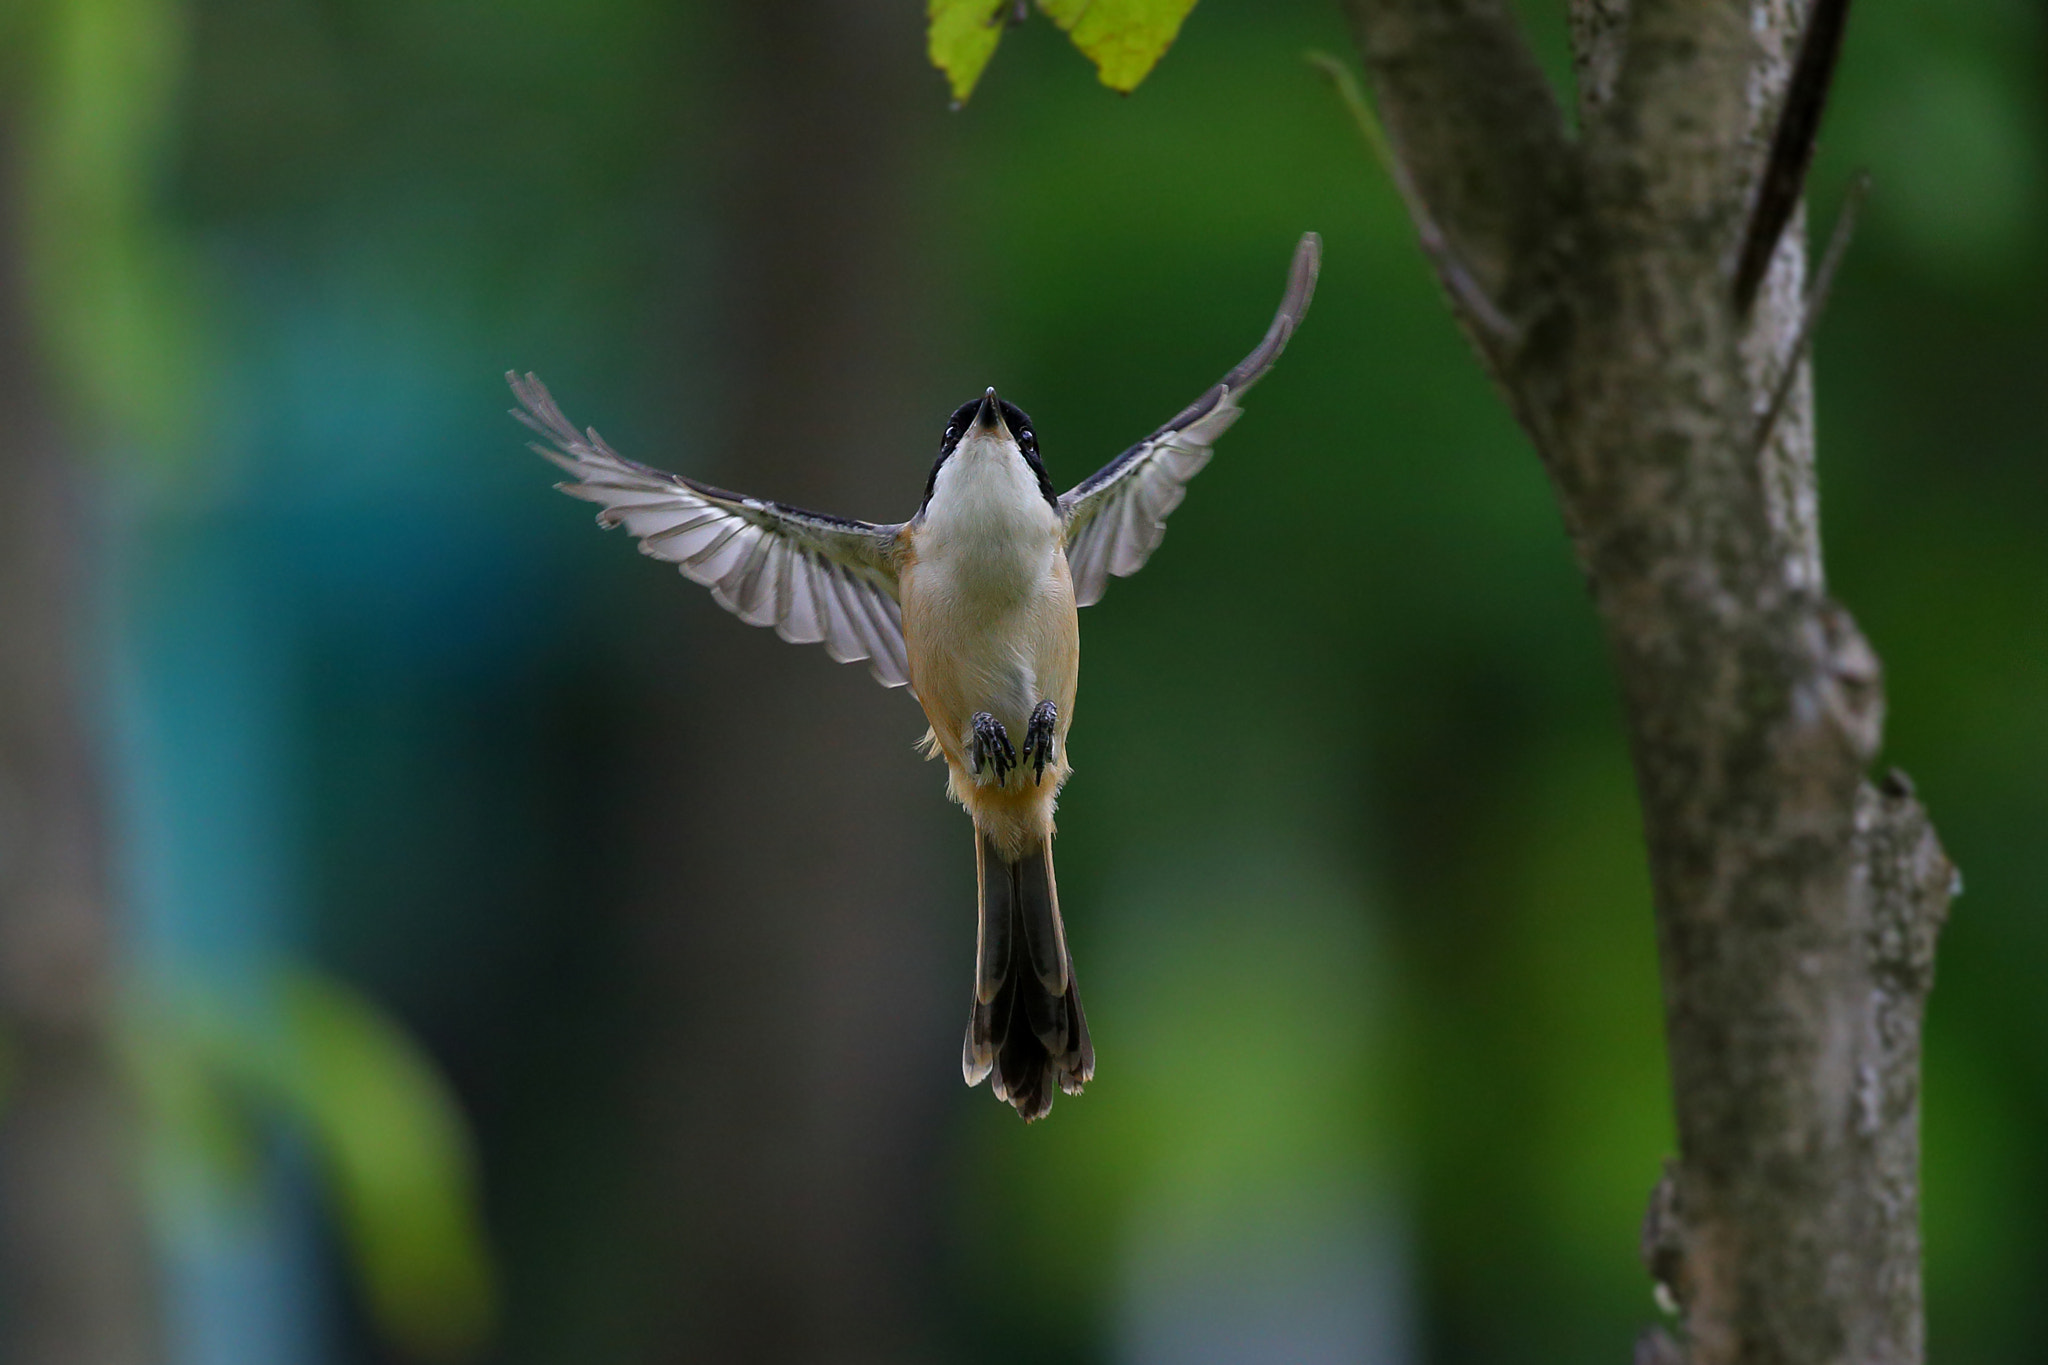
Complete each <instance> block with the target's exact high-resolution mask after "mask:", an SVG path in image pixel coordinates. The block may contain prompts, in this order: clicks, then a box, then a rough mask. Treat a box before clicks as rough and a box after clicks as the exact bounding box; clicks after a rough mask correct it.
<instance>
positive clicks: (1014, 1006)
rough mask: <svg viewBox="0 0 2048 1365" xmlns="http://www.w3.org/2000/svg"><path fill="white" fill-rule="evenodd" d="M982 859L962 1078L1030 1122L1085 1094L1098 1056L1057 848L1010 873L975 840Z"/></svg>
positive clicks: (1046, 843) (1042, 848)
mask: <svg viewBox="0 0 2048 1365" xmlns="http://www.w3.org/2000/svg"><path fill="white" fill-rule="evenodd" d="M975 857H976V864H977V871H978V873H979V877H978V880H979V882H980V888H981V929H980V932H979V934H978V936H977V939H976V964H975V980H974V1001H973V1005H972V1007H971V1009H970V1010H969V1012H968V1018H967V1038H966V1043H965V1045H964V1046H963V1048H962V1049H961V1071H962V1072H963V1073H964V1074H965V1076H966V1077H967V1083H968V1084H969V1085H979V1084H980V1083H981V1082H982V1081H983V1080H984V1079H987V1078H990V1077H993V1083H992V1085H991V1088H992V1089H993V1090H994V1091H995V1093H996V1098H998V1099H1000V1100H1003V1101H1005V1102H1006V1103H1008V1104H1010V1105H1011V1106H1012V1107H1013V1108H1015V1109H1016V1111H1017V1112H1018V1113H1019V1114H1020V1115H1022V1116H1023V1117H1024V1119H1025V1121H1026V1122H1029V1121H1031V1120H1033V1119H1039V1118H1043V1117H1045V1115H1046V1114H1047V1113H1049V1112H1050V1111H1051V1109H1052V1100H1053V1092H1054V1087H1055V1086H1057V1087H1058V1088H1059V1089H1060V1090H1063V1091H1065V1092H1066V1093H1067V1094H1069V1095H1078V1094H1080V1093H1081V1087H1082V1086H1083V1085H1085V1084H1086V1083H1087V1082H1088V1080H1089V1079H1090V1078H1091V1077H1092V1076H1093V1075H1094V1074H1095V1049H1094V1046H1093V1045H1092V1044H1091V1043H1090V1042H1089V1040H1088V1020H1087V1016H1086V1015H1084V1014H1083V1013H1082V1012H1081V992H1080V987H1079V985H1078V984H1077V983H1076V982H1075V980H1074V968H1073V961H1072V959H1071V958H1069V957H1068V955H1067V943H1066V930H1065V928H1064V927H1063V926H1062V925H1061V923H1060V907H1059V891H1058V887H1057V884H1056V883H1055V881H1054V878H1053V870H1052V841H1051V840H1050V839H1049V838H1048V839H1043V840H1040V841H1039V844H1038V846H1037V847H1035V848H1033V849H1032V850H1030V851H1029V852H1027V853H1026V854H1025V855H1024V857H1023V858H1021V859H1019V860H1018V861H1017V862H1014V863H1012V862H1007V861H1005V860H1004V859H1003V857H1002V855H1001V853H1000V852H998V851H997V849H996V847H995V845H994V844H993V843H991V842H990V841H989V839H988V838H987V837H986V836H985V835H981V834H979V833H977V834H976V837H975Z"/></svg>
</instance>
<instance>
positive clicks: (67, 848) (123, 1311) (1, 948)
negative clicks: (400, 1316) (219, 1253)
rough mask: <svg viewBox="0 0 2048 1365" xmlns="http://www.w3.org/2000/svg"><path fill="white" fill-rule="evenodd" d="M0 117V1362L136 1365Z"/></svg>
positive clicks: (81, 633)
mask: <svg viewBox="0 0 2048 1365" xmlns="http://www.w3.org/2000/svg"><path fill="white" fill-rule="evenodd" d="M13 131H14V130H13V129H12V128H11V127H9V126H8V125H7V123H6V122H5V121H4V120H0V412H4V413H5V414H6V420H5V422H0V1046H4V1049H5V1051H4V1062H5V1067H4V1074H0V1359H5V1360H7V1361H8V1362H10V1365H144V1363H145V1362H147V1361H149V1360H151V1359H152V1358H153V1357H154V1354H155V1353H154V1351H153V1349H152V1346H153V1342H152V1340H151V1312H150V1298H151V1295H150V1284H149V1271H148V1258H147V1245H146V1240H145V1236H144V1230H143V1226H142V1214H141V1209H140V1204H139V1200H138V1193H137V1189H136V1184H137V1177H138V1175H139V1171H138V1168H137V1161H136V1157H137V1153H136V1151H135V1150H134V1148H135V1141H136V1133H135V1124H134V1115H133V1113H132V1111H131V1106H130V1103H129V1101H130V1097H129V1095H128V1093H127V1089H126V1086H125V1085H124V1084H123V1077H122V1075H121V1067H120V1065H119V1059H118V1057H117V1054H116V1048H115V1040H114V1038H113V1036H112V1035H113V1029H114V989H115V977H114V972H113V970H112V965H111V956H112V945H111V939H112V930H111V924H110V914H109V907H108V893H107V877H106V869H105V863H106V854H107V835H106V830H105V826H104V823H103V821H102V818H101V813H100V793H99V790H98V782H97V780H96V778H97V765H96V761H95V760H96V755H95V754H94V752H93V744H92V742H91V738H90V735H89V727H88V723H87V718H86V715H85V710H86V708H85V706H84V704H83V703H82V701H81V698H82V697H84V696H89V695H90V693H91V689H90V688H89V687H87V686H85V685H83V684H85V682H86V681H87V678H88V677H89V665H88V663H87V660H86V655H87V653H88V651H87V650H86V648H85V646H84V643H83V642H84V640H85V639H86V638H88V636H89V624H90V622H91V620H92V609H93V607H94V606H95V605H96V604H95V603H94V600H93V598H94V594H93V591H92V586H91V585H92V574H93V567H94V565H93V562H92V558H91V556H90V555H89V553H88V552H87V550H86V548H85V542H86V540H87V538H88V537H89V535H90V533H91V531H92V529H93V526H92V518H91V517H90V515H89V514H88V511H87V508H86V507H85V506H84V505H83V499H82V498H81V496H80V493H79V490H78V487H77V482H76V481H75V480H74V478H73V477H72V475H73V470H72V467H71V464H70V462H69V461H68V460H67V458H66V453H65V451H64V448H63V442H62V439H61V438H60V436H59V434H58V430H57V423H56V421H55V420H54V417H53V415H52V412H51V410H50V405H49V404H48V403H47V402H46V401H45V396H44V392H43V390H42V388H41V386H40V385H39V383H38V380H39V378H40V376H41V371H42V366H41V364H40V356H39V355H38V354H37V350H36V347H35V345H34V342H33V339H32V337H33V329H32V328H31V326H30V324H29V320H28V316H27V314H28V307H27V300H26V298H25V294H26V280H25V278H24V276H25V271H24V269H23V261H24V252H23V245H22V235H21V222H22V218H23V216H24V215H23V205H22V200H21V183H20V176H19V173H18V170H19V165H20V160H19V155H18V148H17V146H16V143H15V142H14V140H13V138H12V137H11V136H10V135H11V134H12V133H13Z"/></svg>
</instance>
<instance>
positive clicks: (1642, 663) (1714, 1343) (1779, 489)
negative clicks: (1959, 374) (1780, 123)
mask: <svg viewBox="0 0 2048 1365" xmlns="http://www.w3.org/2000/svg"><path fill="white" fill-rule="evenodd" d="M1347 7H1348V9H1349V12H1350V14H1351V16H1352V18H1353V20H1354V26H1355V31H1356V34H1357V38H1358V42H1359V47H1360V50H1361V51H1362V53H1363V54H1364V57H1365V61H1366V66H1367V69H1368V72H1369V74H1370V77H1371V79H1372V82H1373V85H1374V87H1375V89H1376V91H1377V93H1378V97H1379V100H1380V103H1381V108H1382V115H1383V117H1384V119H1385V122H1386V124H1387V126H1388V129H1389V132H1390V135H1391V137H1392V140H1393V141H1394V143H1395V145H1396V147H1397V148H1398V149H1399V150H1400V153H1401V154H1402V155H1403V156H1404V157H1405V158H1406V159H1407V162H1408V166H1409V169H1410V171H1411V173H1412V175H1413V178H1414V179H1415V181H1416V183H1417V184H1418V185H1419V186H1420V187H1421V189H1422V192H1423V196H1424V198H1425V200H1426V202H1427V204H1428V206H1429V208H1430V209H1431V210H1432V211H1433V213H1434V217H1435V219H1436V221H1437V224H1438V226H1439V227H1440V228H1441V230H1442V231H1443V232H1444V234H1445V235H1446V236H1447V237H1448V238H1449V240H1450V241H1451V243H1452V245H1453V247H1454V249H1455V250H1457V251H1458V252H1460V253H1461V254H1462V255H1463V257H1464V258H1465V259H1466V260H1467V261H1468V262H1470V263H1471V268H1472V272H1473V274H1474V275H1475V276H1477V277H1478V278H1479V279H1480V280H1482V281H1483V282H1484V283H1485V284H1486V287H1487V288H1488V289H1489V291H1490V292H1491V294H1492V296H1493V298H1494V300H1495V301H1496V302H1497V303H1498V305H1499V306H1500V308H1501V310H1502V311H1503V313H1504V314H1505V315H1506V317H1507V319H1508V321H1509V322H1510V324H1511V327H1510V330H1509V331H1508V332H1507V333H1506V334H1505V335H1503V334H1499V333H1487V332H1482V331H1479V330H1477V329H1473V328H1471V327H1470V324H1469V320H1468V331H1470V332H1471V334H1472V339H1473V341H1474V344H1475V345H1476V346H1477V347H1478V348H1479V349H1480V351H1481V353H1482V354H1483V355H1484V356H1485V358H1486V360H1487V362H1488V364H1489V366H1490V367H1491V369H1492V371H1493V374H1494V376H1495V379H1496V381H1497V382H1498V383H1499V385H1500V387H1501V388H1502V390H1503V392H1504V393H1505V394H1506V395H1507V397H1508V399H1509V402H1510V403H1511V405H1512V406H1513V408H1514V410H1515V412H1516V414H1517V416H1518V418H1519V419H1520V420H1521V422H1522V423H1523V425H1524V427H1525V428H1526V429H1527V431H1528V433H1529V435H1530V437H1531V438H1532V440H1533V441H1534V442H1535V445H1536V447H1537V450H1538V452H1539V453H1540V455H1541V457H1542V459H1543V461H1544V463H1545V466H1546V468H1547V469H1548V470H1549V473H1550V475H1551V479H1552V482H1553V484H1554V486H1555V489H1556V492H1557V495H1558V500H1559V504H1560V507H1561V509H1562V511H1563V513H1564V518H1565V523H1566V526H1567V528H1568V529H1569V531H1570V533H1571V536H1572V541H1573V545H1574V548H1575V550H1576V552H1577V555H1578V558H1579V562H1580V564H1581V566H1582V568H1583V569H1584V571H1585V574H1586V578H1587V581H1588V584H1589V587H1590V590H1591V592H1592V595H1593V599H1594V602H1595V604H1596V606H1597V608H1598V610H1599V612H1600V615H1601V619H1602V621H1603V624H1604V626H1605V630H1606V635H1607V640H1608V643H1609V647H1610V649H1611V651H1612V655H1613V660H1614V666H1615V669H1616V672H1617V675H1618V678H1619V681H1620V684H1621V693H1622V697H1623V702H1624V707H1625V712H1626V721H1627V726H1628V737H1629V743H1630V749H1631V753H1632V755H1633V759H1634V763H1635V769H1636V777H1637V783H1638V786H1639V789H1640V794H1641V804H1642V815H1643V824H1644V832H1645V835H1646V837H1647V840H1648V843H1649V850H1650V866H1651V877H1652V885H1653V893H1654V899H1655V906H1656V916H1657V930H1658V942H1659V948H1660V956H1661V961H1662V970H1663V985H1664V999H1665V1013H1666V1028H1667V1035H1668V1045H1669V1051H1670V1059H1671V1074H1672V1085H1673V1099H1674V1105H1675V1108H1676V1112H1677V1119H1678V1133H1679V1156H1678V1159H1677V1160H1676V1162H1675V1163H1674V1164H1673V1167H1672V1170H1671V1173H1670V1176H1669V1177H1668V1181H1667V1184H1666V1185H1665V1186H1663V1187H1661V1188H1660V1190H1659V1193H1658V1196H1657V1199H1656V1200H1655V1201H1654V1205H1653V1209H1652V1217H1651V1220H1650V1226H1649V1228H1648V1229H1647V1230H1646V1238H1645V1242H1646V1253H1647V1254H1648V1255H1649V1258H1650V1260H1651V1262H1652V1266H1653V1273H1655V1274H1656V1275H1657V1276H1658V1278H1659V1279H1660V1281H1662V1282H1663V1283H1665V1284H1666V1285H1667V1287H1668V1288H1669V1290H1670V1291H1671V1292H1672V1293H1673V1294H1674V1295H1675V1297H1676V1299H1677V1301H1678V1303H1679V1306H1680V1309H1681V1320H1680V1324H1679V1327H1680V1332H1679V1336H1678V1337H1677V1338H1667V1337H1665V1336H1664V1335H1662V1334H1661V1333H1659V1334H1656V1335H1652V1336H1650V1337H1646V1339H1645V1341H1644V1344H1643V1348H1642V1350H1641V1352H1640V1353H1639V1354H1640V1355H1641V1356H1642V1357H1643V1358H1645V1359H1651V1360H1662V1359H1672V1358H1682V1359H1684V1360H1687V1361H1689V1362H1690V1363H1691V1365H1724V1363H1725V1362H1737V1361H1740V1362H1786V1365H1792V1362H1798V1363H1799V1365H1826V1363H1828V1362H1858V1363H1859V1365H1861V1363H1863V1362H1915V1361H1918V1360H1919V1359H1920V1358H1921V1354H1922V1343H1921V1325H1920V1289H1919V1283H1920V1279H1919V1277H1920V1268H1919V1245H1918V1206H1917V1194H1916V1191H1917V1156H1918V1152H1917V1142H1918V1138H1917V1125H1918V1075H1919V1021H1920V1013H1921V1008H1922V1004H1923V1002H1924V999H1925V995H1926V991H1927V989H1928V986H1929V985H1930V982H1931V970H1932V961H1933V939H1934V934H1935V930H1936V928H1937V927H1938V925H1939V924H1940V922H1941V919H1942V917H1943V915H1944V914H1945V912H1946V906H1947V898H1948V888H1949V885H1950V881H1951V878H1952V871H1951V869H1950V868H1949V866H1948V864H1947V862H1946V859H1945V858H1944V857H1943V855H1942V853H1941V849H1940V846H1939V844H1938V843H1937V842H1936V841H1935V839H1934V835H1933V832H1932V829H1931V827H1930V826H1929V825H1928V823H1927V821H1926V818H1925V816H1924V814H1923V813H1922V812H1921V810H1920V807H1919V806H1918V804H1917V803H1916V802H1915V801H1914V799H1913V797H1912V795H1911V792H1910V789H1909V788H1908V787H1907V785H1906V784H1905V783H1904V781H1903V779H1902V778H1893V779H1887V781H1886V783H1885V784H1884V785H1883V786H1882V787H1873V786H1872V785H1871V784H1870V783H1869V782H1867V781H1866V780H1865V777H1864V773H1865V771H1866V769H1867V768H1868V767H1869V765H1870V764H1871V762H1872V761H1873V759H1874V758H1875V756H1876V754H1877V752H1878V747H1879V739H1880V734H1881V727H1882V720H1883V697H1882V688H1881V679H1880V674H1879V669H1878V661H1877V658H1876V656H1875V654H1874V653H1873V652H1872V651H1871V649H1870V647H1869V646H1868V645H1867V644H1866V643H1865V642H1864V640H1863V638H1862V636H1861V635H1860V634H1859V633H1858V631H1857V629H1856V625H1855V623H1854V621H1853V620H1852V619H1851V618H1850V616H1849V614H1848V612H1847V611H1845V610H1844V609H1843V608H1842V607H1841V606H1840V605H1839V604H1837V603H1836V602H1834V601H1833V600H1831V599H1830V598H1829V597H1828V595H1827V592H1826V588H1825V583H1824V580H1823V577H1822V573H1821V555H1820V532H1819V518H1818V500H1817V497H1816V490H1815V481H1814V430H1813V419H1812V405H1811V398H1810V390H1809V386H1808V384H1807V382H1806V379H1805V377H1804V376H1803V375H1802V376H1800V377H1799V378H1798V379H1797V382H1796V383H1795V385H1794V387H1793V389H1792V391H1791V394H1790V397H1789V400H1788V402H1787V404H1786V406H1785V409H1784V411H1783V413H1782V415H1781V417H1780V419H1779V421H1778V423H1777V425H1776V427H1775V430H1774V434H1773V436H1772V438H1771V440H1770V442H1769V444H1768V445H1767V446H1765V447H1764V448H1763V449H1761V450H1759V449H1758V448H1757V445H1756V432H1757V429H1758V425H1759V417H1760V415H1761V414H1762V413H1763V412H1764V411H1765V410H1766V409H1767V408H1768V406H1769V403H1770V397H1771V393H1772V390H1773V389H1774V388H1775V387H1776V384H1777V381H1778V379H1779V377H1780V375H1781V374H1782V373H1783V371H1784V366H1785V365H1786V364H1787V363H1788V361H1789V362H1790V363H1795V364H1803V360H1801V359H1799V358H1798V357H1796V356H1795V354H1794V352H1795V347H1794V339H1795V337H1796V335H1797V333H1798V330H1799V326H1800V322H1801V319H1802V316H1803V311H1804V277H1805V253H1804V247H1803V241H1802V236H1803V234H1802V231H1801V225H1800V218H1799V216H1798V215H1797V214H1796V213H1795V214H1793V215H1792V227H1791V230H1790V231H1788V232H1786V233H1785V235H1784V237H1783V238H1782V240H1780V241H1779V242H1778V243H1777V246H1776V249H1775V252H1774V253H1772V255H1771V257H1770V259H1771V266H1770V269H1769V270H1768V272H1766V274H1765V275H1764V277H1763V279H1762V281H1761V287H1760V290H1759V292H1758V295H1757V297H1756V299H1755V302H1754V305H1753V306H1752V307H1747V308H1745V307H1744V306H1743V301H1742V300H1739V299H1738V297H1737V291H1736V289H1735V283H1734V281H1735V263H1736V261H1737V258H1738V256H1739V254H1740V252H1741V248H1742V244H1743V242H1744V240H1745V236H1746V234H1747V232H1748V228H1749V224H1750V221H1751V218H1752V216H1753V213H1752V206H1753V204H1754V202H1755V200H1756V194H1757V191H1756V187H1757V185H1758V183H1759V181H1760V179H1762V178H1763V175H1764V163H1765V159H1766V158H1765V151H1766V148H1767V147H1768V145H1769V143H1770V135H1771V132H1772V129H1773V127H1774V126H1775V124H1776V122H1777V111H1778V110H1779V108H1780V106H1781V104H1782V103H1783V101H1784V98H1785V90H1786V86H1787V82H1788V77H1789V74H1790V71H1791V67H1792V61H1791V54H1792V53H1793V51H1794V49H1795V47H1796V40H1797V37H1798V34H1799V32H1800V25H1801V24H1802V22H1803V21H1804V5H1803V4H1800V3H1797V2H1796V0H1707V2H1704V3H1703V2H1701V0H1635V2H1634V3H1633V4H1629V3H1626V0H1574V5H1573V36H1574V41H1575V44H1576V45H1577V54H1576V56H1577V68H1578V72H1579V78H1580V81H1581V89H1580V118H1579V123H1580V127H1579V130H1578V133H1577V135H1576V136H1573V135H1572V134H1571V132H1570V131H1569V130H1568V129H1567V127H1566V123H1565V120H1564V118H1563V116H1562V114H1561V112H1560V111H1559V109H1558V108H1557V107H1556V105H1555V101H1554V100H1553V99H1552V97H1551V94H1550V91H1549V89H1548V88H1547V86H1546V85H1545V84H1544V82H1543V79H1542V77H1541V75H1540V73H1539V72H1538V70H1537V68H1536V66H1535V63H1534V62H1533V61H1532V60H1531V58H1530V56H1529V54H1528V52H1527V49H1526V47H1525V46H1524V44H1523V41H1522V37H1521V34H1520V33H1519V31H1518V30H1517V28H1516V27H1515V24H1514V22H1513V20H1512V19H1511V18H1510V16H1509V14H1508V12H1507V8H1506V5H1505V3H1504V0H1347ZM1459 311H1460V313H1461V315H1462V316H1467V317H1468V318H1469V311H1470V310H1469V309H1460V310H1459Z"/></svg>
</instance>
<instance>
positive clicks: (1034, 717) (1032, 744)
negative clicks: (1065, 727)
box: [1024, 701, 1060, 785]
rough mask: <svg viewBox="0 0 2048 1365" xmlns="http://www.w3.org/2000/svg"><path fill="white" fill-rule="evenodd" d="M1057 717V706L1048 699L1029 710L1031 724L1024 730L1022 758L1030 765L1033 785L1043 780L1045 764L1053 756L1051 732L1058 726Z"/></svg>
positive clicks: (1058, 716)
mask: <svg viewBox="0 0 2048 1365" xmlns="http://www.w3.org/2000/svg"><path fill="white" fill-rule="evenodd" d="M1059 719H1060V710H1059V708H1058V707H1057V706H1054V705H1053V704H1052V703H1051V702H1049V701H1042V702H1040V703H1038V705H1037V706H1036V707H1035V708H1034V709H1033V710H1032V712H1031V725H1030V727H1029V728H1028V729H1026V730H1025V731H1024V760H1025V762H1027V763H1029V764H1030V765H1031V781H1032V783H1033V784H1034V785H1037V784H1040V783H1043V782H1044V781H1045V765H1046V764H1048V763H1051V762H1052V761H1053V759H1054V757H1055V755H1054V753H1053V749H1054V746H1055V744H1056V741H1055V740H1054V738H1053V732H1054V731H1055V729H1057V728H1058V725H1059Z"/></svg>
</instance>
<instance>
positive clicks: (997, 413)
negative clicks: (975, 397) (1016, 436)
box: [974, 389, 1009, 435]
mask: <svg viewBox="0 0 2048 1365" xmlns="http://www.w3.org/2000/svg"><path fill="white" fill-rule="evenodd" d="M974 429H975V430H976V431H995V432H1002V433H1003V434H1004V435H1008V434H1009V432H1008V429H1007V428H1006V427H1005V426H1004V424H1003V409H1002V406H1001V405H1000V404H998V403H997V402H996V391H995V390H994V389H990V390H989V391H988V392H987V393H985V394H983V395H982V396H981V406H980V407H978V408H976V409H975V410H974Z"/></svg>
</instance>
